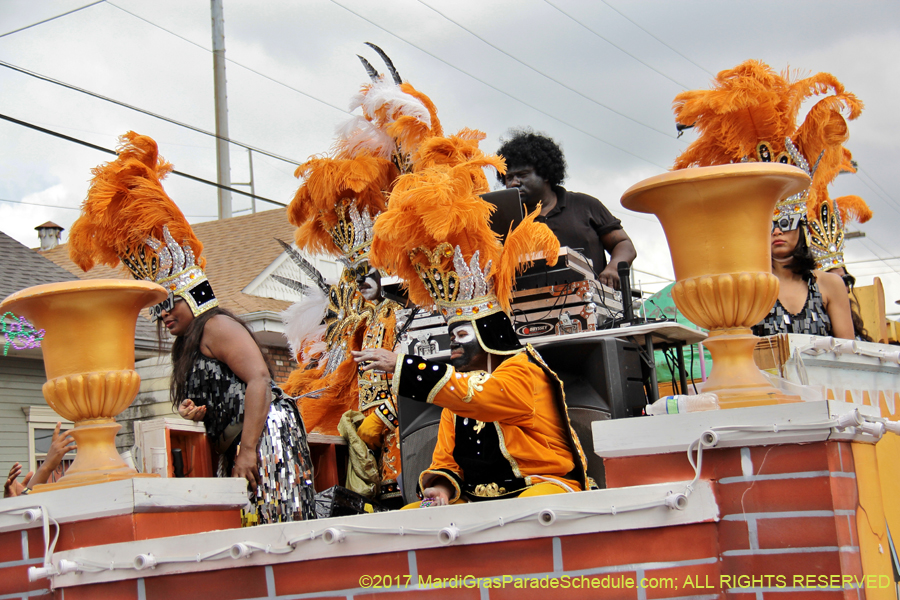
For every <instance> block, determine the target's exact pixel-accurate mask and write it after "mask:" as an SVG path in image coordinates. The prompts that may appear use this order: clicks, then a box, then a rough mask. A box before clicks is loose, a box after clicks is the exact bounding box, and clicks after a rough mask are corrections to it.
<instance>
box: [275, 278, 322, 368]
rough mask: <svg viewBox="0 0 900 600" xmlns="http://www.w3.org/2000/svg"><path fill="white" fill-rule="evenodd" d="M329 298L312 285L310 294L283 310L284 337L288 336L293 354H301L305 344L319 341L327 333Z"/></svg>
mask: <svg viewBox="0 0 900 600" xmlns="http://www.w3.org/2000/svg"><path fill="white" fill-rule="evenodd" d="M327 308H328V298H326V296H325V294H324V293H323V292H322V290H320V289H319V288H317V287H314V286H310V291H309V294H308V295H307V296H306V297H305V298H304V299H303V300H301V301H299V302H295V303H294V304H292V305H291V306H289V307H288V308H287V309H285V310H284V311H282V312H281V314H280V316H281V321H282V322H283V323H284V326H285V327H284V337H285V338H287V341H288V345H290V347H291V353H292V354H293V356H295V357H296V356H299V355H300V353H301V352H302V350H303V348H304V347H305V346H308V345H309V344H311V343H313V342H318V341H319V340H321V339H322V338H323V337H324V335H325V326H324V325H323V324H322V319H324V318H325V310H326V309H327Z"/></svg>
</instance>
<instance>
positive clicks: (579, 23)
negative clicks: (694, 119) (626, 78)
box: [544, 0, 690, 90]
mask: <svg viewBox="0 0 900 600" xmlns="http://www.w3.org/2000/svg"><path fill="white" fill-rule="evenodd" d="M544 2H546V3H547V4H549V5H550V6H551V7H553V8H555V9H556V10H558V11H559V12H561V13H562V14H564V15H565V16H567V17H568V18H569V19H571V20H572V21H573V22H574V23H575V24H576V25H580V26H581V27H583V28H584V29H587V30H588V31H590V32H591V33H593V34H594V35H595V36H597V37H598V38H600V39H601V40H603V41H604V42H606V43H607V44H609V45H610V46H612V47H613V48H615V49H616V50H618V51H620V52H622V53H624V54H627V55H628V56H630V57H631V58H633V59H634V60H636V61H637V62H639V63H641V64H642V65H644V66H645V67H647V68H648V69H650V70H651V71H653V72H654V73H657V74H659V75H662V76H663V77H665V78H666V79H668V80H669V81H671V82H672V83H674V84H676V85H679V86H681V87H682V88H683V89H686V90H687V89H690V86H688V85H686V84H684V83H681V82H680V81H676V80H675V79H672V78H671V77H669V76H668V75H666V74H665V73H663V72H662V71H660V70H659V69H657V68H655V67H653V66H651V65H649V64H647V63H645V62H644V61H642V60H641V59H639V58H638V57H637V56H635V55H634V54H632V53H631V52H629V51H628V50H626V49H625V48H622V47H621V46H618V45H616V44H614V43H613V42H612V41H611V40H609V39H607V38H605V37H603V36H602V35H600V34H599V33H597V32H596V31H594V30H593V29H591V28H590V27H588V26H587V25H585V24H584V23H582V22H581V21H579V20H578V19H576V18H575V17H573V16H572V15H570V14H569V13H567V12H566V11H564V10H563V9H561V8H560V7H558V6H556V5H555V4H553V3H552V2H550V0H544Z"/></svg>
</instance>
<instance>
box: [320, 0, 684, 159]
mask: <svg viewBox="0 0 900 600" xmlns="http://www.w3.org/2000/svg"><path fill="white" fill-rule="evenodd" d="M330 1H331V3H332V4H335V5H337V6H339V7H341V8H343V9H344V10H346V11H347V12H349V13H351V14H353V15H356V16H357V17H359V18H360V19H362V20H363V21H365V22H366V23H369V24H370V25H373V26H375V27H377V28H378V29H380V30H382V31H384V32H385V33H387V34H388V35H391V36H393V37H395V38H397V39H398V40H400V41H401V42H404V43H406V44H408V45H410V46H412V47H413V48H415V49H416V50H418V51H419V52H422V53H424V54H427V55H428V56H430V57H431V58H433V59H435V60H437V61H439V62H441V63H443V64H445V65H447V66H448V67H450V68H451V69H454V70H455V71H459V72H460V73H462V74H463V75H466V76H468V77H471V78H472V79H474V80H475V81H477V82H478V83H481V84H482V85H484V86H486V87H489V88H491V89H492V90H494V91H495V92H499V93H501V94H503V95H504V96H506V97H507V98H509V99H511V100H515V101H516V102H518V103H520V104H522V105H523V106H527V107H528V108H530V109H531V110H534V111H536V112H539V113H541V114H542V115H544V116H546V117H549V118H551V119H553V120H554V121H557V122H559V123H562V124H563V125H565V126H566V127H570V128H572V129H573V130H575V131H577V132H579V133H582V134H584V135H586V136H588V137H589V138H592V139H595V140H597V141H598V142H601V143H603V144H606V145H607V146H609V147H610V148H614V149H616V150H618V151H619V152H624V153H625V154H627V155H629V156H633V157H634V158H636V159H638V160H641V161H644V162H645V163H647V164H649V165H653V166H654V167H658V168H660V169H662V170H663V171H665V170H667V167H664V166H662V165H659V164H656V163H655V162H653V161H651V160H649V159H646V158H644V157H643V156H638V155H637V154H635V153H634V152H631V151H630V150H626V149H625V148H622V147H621V146H617V145H616V144H613V143H612V142H610V141H608V140H605V139H603V138H601V137H600V136H597V135H594V134H593V133H589V132H587V131H585V130H584V129H581V128H580V127H578V126H576V125H573V124H572V123H569V122H568V121H564V120H563V119H560V118H559V117H557V116H555V115H551V114H550V113H548V112H547V111H545V110H543V109H541V108H538V107H537V106H535V105H534V104H530V103H528V102H526V101H525V100H522V99H521V98H518V97H516V96H514V95H512V94H510V93H509V92H507V91H505V90H502V89H500V88H498V87H497V86H495V85H493V84H492V83H489V82H488V81H485V80H484V79H481V78H480V77H477V76H475V75H473V74H472V73H469V72H468V71H464V70H463V69H461V68H459V67H457V66H456V65H453V64H451V63H449V62H447V61H446V60H444V59H443V58H441V57H440V56H438V55H436V54H434V53H432V52H429V51H428V50H426V49H425V48H422V47H421V46H418V45H416V44H414V43H412V42H411V41H409V40H407V39H406V38H404V37H401V36H399V35H397V34H396V33H394V32H393V31H391V30H389V29H386V28H384V27H382V26H381V25H379V24H378V23H376V22H375V21H373V20H371V19H369V18H368V17H365V16H363V15H361V14H359V13H358V12H356V11H355V10H353V9H351V8H348V7H346V6H344V5H343V4H341V3H340V2H338V1H337V0H330Z"/></svg>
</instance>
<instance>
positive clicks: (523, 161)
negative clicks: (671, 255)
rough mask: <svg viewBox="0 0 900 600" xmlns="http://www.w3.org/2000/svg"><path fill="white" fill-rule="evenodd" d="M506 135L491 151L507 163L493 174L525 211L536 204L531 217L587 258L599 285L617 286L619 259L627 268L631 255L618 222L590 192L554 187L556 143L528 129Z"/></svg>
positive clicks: (559, 172) (558, 177)
mask: <svg viewBox="0 0 900 600" xmlns="http://www.w3.org/2000/svg"><path fill="white" fill-rule="evenodd" d="M512 133H513V136H512V138H510V139H509V140H506V141H504V143H503V145H502V146H501V147H500V149H499V150H498V151H497V154H499V155H500V156H502V157H503V158H505V159H506V166H507V170H506V173H505V174H500V171H498V176H497V177H498V178H499V179H500V181H501V182H502V183H503V184H504V185H505V186H506V187H507V189H510V188H516V189H518V190H519V196H520V197H521V198H522V203H523V204H524V205H525V208H526V211H527V212H531V211H532V210H534V209H535V208H536V207H537V206H538V204H540V205H541V213H540V216H538V217H537V219H536V220H537V221H538V222H539V223H546V225H547V226H548V227H549V228H550V229H551V230H552V231H553V233H554V234H555V235H556V237H557V239H558V240H559V243H560V245H562V246H568V247H569V248H572V249H573V250H577V251H579V252H581V253H582V254H584V255H585V256H586V257H587V258H589V259H590V260H591V262H592V263H593V265H594V273H595V274H596V275H597V279H598V280H599V281H600V283H602V284H603V285H606V286H608V287H611V288H614V289H619V288H620V282H619V274H618V272H617V268H618V266H619V263H621V262H625V263H627V264H628V265H629V266H630V265H631V263H632V262H634V259H635V258H636V257H637V252H636V251H635V249H634V244H633V243H632V242H631V238H629V237H628V234H627V233H625V230H624V229H622V222H621V221H620V220H619V219H617V218H615V217H614V216H613V215H612V213H610V212H609V210H608V209H607V208H606V207H605V206H603V204H602V203H601V202H600V201H599V200H597V199H596V198H594V197H593V196H589V195H587V194H580V193H578V192H570V191H567V190H566V189H565V188H563V187H562V186H561V185H560V184H561V183H562V182H563V180H564V179H565V176H566V159H565V157H564V156H563V153H562V150H561V149H560V147H559V145H558V144H556V142H554V141H553V140H552V139H550V138H549V137H546V136H543V135H539V134H536V133H533V132H531V131H529V130H513V132H512ZM607 253H608V254H609V261H607V259H606V254H607Z"/></svg>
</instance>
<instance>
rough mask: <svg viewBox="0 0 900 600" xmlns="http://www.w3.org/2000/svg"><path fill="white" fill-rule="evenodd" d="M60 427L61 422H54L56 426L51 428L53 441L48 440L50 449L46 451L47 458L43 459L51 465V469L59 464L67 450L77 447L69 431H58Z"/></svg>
mask: <svg viewBox="0 0 900 600" xmlns="http://www.w3.org/2000/svg"><path fill="white" fill-rule="evenodd" d="M61 427H62V423H57V424H56V428H55V429H54V430H53V441H52V442H50V449H49V450H48V451H47V458H46V459H45V461H44V462H46V463H49V464H50V465H51V467H50V468H51V469H55V468H56V467H57V465H59V463H60V461H62V458H63V456H65V455H66V453H67V452H69V451H70V450H75V449H77V447H78V446H77V445H76V444H75V438H73V437H72V434H71V432H69V431H63V432H61V433H60V431H59V430H60V428H61Z"/></svg>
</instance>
